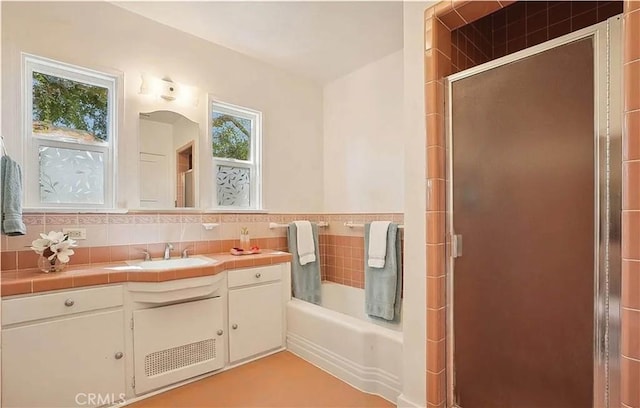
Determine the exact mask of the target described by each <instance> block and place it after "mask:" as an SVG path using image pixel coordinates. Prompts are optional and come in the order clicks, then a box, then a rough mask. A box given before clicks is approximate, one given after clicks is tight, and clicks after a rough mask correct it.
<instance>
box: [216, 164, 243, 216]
mask: <svg viewBox="0 0 640 408" xmlns="http://www.w3.org/2000/svg"><path fill="white" fill-rule="evenodd" d="M217 168H218V173H217V184H218V205H219V206H232V207H250V206H251V171H250V169H248V168H246V167H233V166H217Z"/></svg>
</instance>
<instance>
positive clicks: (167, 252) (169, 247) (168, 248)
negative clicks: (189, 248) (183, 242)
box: [162, 242, 173, 260]
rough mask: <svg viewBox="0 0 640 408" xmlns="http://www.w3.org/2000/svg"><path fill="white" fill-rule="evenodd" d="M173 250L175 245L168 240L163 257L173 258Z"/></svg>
mask: <svg viewBox="0 0 640 408" xmlns="http://www.w3.org/2000/svg"><path fill="white" fill-rule="evenodd" d="M171 251H173V245H171V244H170V243H168V242H167V246H165V247H164V257H163V258H162V259H165V260H166V259H171Z"/></svg>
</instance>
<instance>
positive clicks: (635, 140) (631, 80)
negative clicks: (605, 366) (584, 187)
mask: <svg viewBox="0 0 640 408" xmlns="http://www.w3.org/2000/svg"><path fill="white" fill-rule="evenodd" d="M623 24H624V41H625V46H624V81H625V98H624V110H625V133H624V136H623V146H624V147H623V164H622V174H623V176H622V177H623V178H622V197H623V199H622V361H621V369H622V373H621V374H622V390H621V398H622V404H623V406H624V407H632V408H640V2H639V1H625V16H624V23H623Z"/></svg>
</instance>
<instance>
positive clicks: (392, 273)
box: [364, 223, 402, 321]
mask: <svg viewBox="0 0 640 408" xmlns="http://www.w3.org/2000/svg"><path fill="white" fill-rule="evenodd" d="M371 229H372V227H371V224H366V225H365V226H364V249H365V254H364V256H365V259H369V253H368V252H369V243H370V232H371ZM386 245H387V247H386V248H387V249H386V256H385V263H384V267H383V268H372V267H370V266H369V264H368V262H366V261H365V265H364V303H365V312H366V313H367V314H368V315H369V316H373V317H378V318H382V319H385V320H391V321H400V310H401V305H402V299H401V291H402V266H401V265H402V251H401V248H400V237H399V234H398V225H397V224H394V223H390V224H389V227H388V229H387V239H386Z"/></svg>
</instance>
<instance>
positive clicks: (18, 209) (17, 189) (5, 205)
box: [0, 155, 27, 236]
mask: <svg viewBox="0 0 640 408" xmlns="http://www.w3.org/2000/svg"><path fill="white" fill-rule="evenodd" d="M0 173H1V174H0V179H1V180H2V233H3V234H5V235H9V236H17V235H24V234H26V233H27V227H26V226H25V225H24V222H22V171H21V170H20V165H19V164H18V163H16V162H15V161H13V160H12V159H11V158H10V157H9V156H6V155H5V156H2V159H0Z"/></svg>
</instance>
